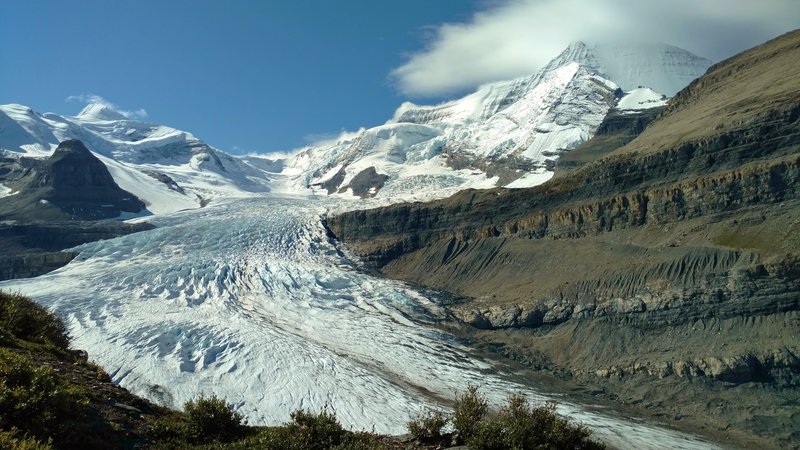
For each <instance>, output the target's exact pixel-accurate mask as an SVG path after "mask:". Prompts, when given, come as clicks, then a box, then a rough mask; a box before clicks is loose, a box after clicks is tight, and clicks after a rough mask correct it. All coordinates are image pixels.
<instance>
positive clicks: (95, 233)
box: [0, 140, 153, 280]
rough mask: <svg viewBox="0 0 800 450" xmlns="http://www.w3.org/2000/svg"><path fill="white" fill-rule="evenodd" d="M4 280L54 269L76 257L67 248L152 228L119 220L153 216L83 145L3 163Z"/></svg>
mask: <svg viewBox="0 0 800 450" xmlns="http://www.w3.org/2000/svg"><path fill="white" fill-rule="evenodd" d="M0 183H2V185H3V186H5V187H6V189H7V190H8V191H9V193H8V194H6V195H5V196H4V197H2V198H0V280H6V279H11V278H28V277H34V276H38V275H41V274H43V273H46V272H49V271H51V270H55V269H57V268H59V267H61V266H63V265H65V264H67V263H68V262H70V261H71V260H72V259H73V258H74V257H75V256H76V254H75V253H72V252H62V251H61V250H63V249H68V248H71V247H75V246H77V245H80V244H83V243H85V242H92V241H97V240H100V239H110V238H113V237H117V236H122V235H125V234H129V233H133V232H136V231H143V230H148V229H151V228H153V227H152V226H151V225H149V224H146V223H137V224H129V223H123V222H117V221H114V220H102V219H111V218H116V217H119V216H121V215H125V214H130V215H140V214H142V213H148V211H147V210H146V209H145V205H144V203H142V201H141V200H139V199H138V198H137V197H136V196H134V195H133V194H131V193H130V192H127V191H125V190H123V189H121V188H120V187H119V186H118V185H117V183H116V182H115V181H114V178H112V176H111V174H110V173H109V171H108V169H107V168H106V166H105V165H104V164H103V163H102V162H101V161H100V160H99V159H97V157H95V156H94V155H93V154H92V153H91V152H90V151H89V150H88V149H87V148H86V146H85V145H83V143H82V142H81V141H78V140H67V141H64V142H62V143H61V144H60V145H59V146H58V147H57V148H56V149H55V151H54V152H53V154H52V155H51V156H50V157H49V158H46V159H36V158H25V157H21V158H4V159H0Z"/></svg>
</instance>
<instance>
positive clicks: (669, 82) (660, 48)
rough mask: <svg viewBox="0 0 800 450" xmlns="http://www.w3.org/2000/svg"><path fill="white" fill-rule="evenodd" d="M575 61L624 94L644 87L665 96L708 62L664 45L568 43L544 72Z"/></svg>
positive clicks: (709, 62) (685, 84)
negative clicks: (614, 84)
mask: <svg viewBox="0 0 800 450" xmlns="http://www.w3.org/2000/svg"><path fill="white" fill-rule="evenodd" d="M569 62H577V63H579V64H581V65H583V66H584V67H586V68H588V69H589V70H592V71H594V72H596V73H597V74H599V75H601V76H603V77H605V78H608V79H609V80H612V81H614V82H615V83H617V84H618V85H619V87H620V88H622V89H623V90H624V91H630V90H633V89H636V88H637V87H639V86H647V87H649V88H651V89H653V90H655V91H657V92H661V93H663V94H666V95H667V96H668V97H671V96H673V95H675V94H676V93H677V92H678V91H679V90H681V89H683V88H684V87H685V86H687V85H688V84H689V83H690V82H691V81H692V80H694V79H695V78H697V77H699V76H700V75H702V74H704V73H705V71H706V70H707V69H708V68H709V67H710V66H711V64H712V62H711V61H710V60H708V59H706V58H702V57H700V56H697V55H695V54H694V53H692V52H690V51H688V50H684V49H682V48H679V47H675V46H672V45H668V44H661V43H656V44H644V43H640V44H624V45H620V44H616V45H612V44H589V43H586V42H582V41H577V42H573V43H571V44H570V45H569V46H567V48H566V49H564V51H562V52H561V53H560V54H559V55H558V56H556V57H555V58H554V59H553V60H552V61H550V62H549V63H548V64H547V66H545V68H544V70H545V71H549V70H554V69H556V68H558V67H561V66H563V65H564V64H567V63H569Z"/></svg>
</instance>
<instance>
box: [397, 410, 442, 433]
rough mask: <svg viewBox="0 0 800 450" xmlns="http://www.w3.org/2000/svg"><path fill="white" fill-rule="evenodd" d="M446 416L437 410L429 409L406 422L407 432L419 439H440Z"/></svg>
mask: <svg viewBox="0 0 800 450" xmlns="http://www.w3.org/2000/svg"><path fill="white" fill-rule="evenodd" d="M447 421H448V420H447V416H445V414H444V413H443V412H442V411H439V410H429V411H428V412H426V413H425V414H423V415H422V416H420V417H417V418H416V419H414V420H411V421H409V422H408V423H407V424H406V428H407V429H408V432H409V433H411V435H412V436H414V438H415V439H418V440H420V441H434V440H438V439H441V437H442V428H444V426H445V425H447Z"/></svg>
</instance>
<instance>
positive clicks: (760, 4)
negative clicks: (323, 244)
mask: <svg viewBox="0 0 800 450" xmlns="http://www.w3.org/2000/svg"><path fill="white" fill-rule="evenodd" d="M493 5H494V6H492V7H490V8H489V9H487V10H484V11H481V12H478V13H476V14H475V15H474V16H473V17H472V19H471V20H470V21H469V22H467V23H446V24H442V25H439V26H438V27H436V28H435V29H434V32H433V33H432V37H431V38H430V39H429V41H428V42H426V45H425V48H424V49H423V50H421V51H419V52H417V53H415V54H412V55H411V57H410V58H409V60H408V61H407V62H406V63H405V64H403V65H402V66H400V67H397V68H396V69H394V70H393V71H392V72H391V75H390V78H391V79H392V80H393V81H394V83H395V84H396V85H397V88H398V89H399V91H400V92H402V93H403V94H406V95H410V96H421V97H426V96H441V95H445V94H452V93H454V92H459V91H463V90H465V89H469V88H473V87H475V86H478V85H480V84H482V83H485V82H488V81H495V80H501V79H509V78H514V77H517V76H522V75H528V74H531V73H533V72H535V71H536V70H537V69H539V68H540V67H542V66H543V65H544V64H545V63H546V62H547V61H548V60H549V59H551V58H553V57H554V56H556V55H557V54H558V53H559V52H560V51H561V50H563V49H564V47H566V46H567V45H568V44H569V43H570V42H572V41H577V40H584V41H590V42H609V41H612V42H613V41H626V42H639V41H643V42H664V43H668V44H672V45H677V46H678V47H682V48H685V49H687V50H690V51H692V52H694V53H696V54H698V55H700V56H704V57H707V58H710V59H713V60H720V59H723V58H725V57H728V56H731V55H733V54H735V53H737V52H739V51H741V50H744V49H746V48H749V47H752V46H754V45H757V44H759V43H761V42H763V41H766V40H768V39H770V38H772V37H775V36H777V35H779V34H781V33H784V32H786V31H790V30H792V29H794V28H795V27H797V26H798V24H800V8H798V5H797V0H759V1H744V0H647V1H643V0H505V1H502V2H500V3H497V2H493Z"/></svg>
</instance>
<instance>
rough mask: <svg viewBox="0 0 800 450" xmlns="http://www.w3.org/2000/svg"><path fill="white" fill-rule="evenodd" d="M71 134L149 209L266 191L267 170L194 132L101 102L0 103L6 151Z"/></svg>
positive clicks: (43, 147) (0, 146)
mask: <svg viewBox="0 0 800 450" xmlns="http://www.w3.org/2000/svg"><path fill="white" fill-rule="evenodd" d="M68 139H78V140H80V141H82V142H83V143H84V144H85V145H86V146H87V147H88V148H90V149H91V150H92V151H93V152H94V153H95V154H96V155H97V156H98V158H100V160H101V161H103V163H105V165H106V166H107V167H108V169H109V171H110V172H111V174H112V176H113V177H114V179H115V181H116V182H117V183H118V184H119V185H120V187H122V188H123V189H125V190H127V191H129V192H131V193H133V194H135V195H136V196H137V197H139V198H140V199H142V200H143V201H144V202H145V204H146V205H147V209H148V210H149V211H150V212H152V213H156V214H158V213H164V212H170V211H177V210H181V209H191V208H197V207H199V206H202V205H203V204H204V203H205V202H207V201H209V200H210V199H213V198H219V197H229V196H241V195H248V194H250V193H255V192H268V191H269V184H270V180H269V177H268V176H267V174H266V172H265V171H264V170H262V169H259V168H256V167H254V166H252V165H250V164H247V163H246V162H245V161H244V160H242V159H241V158H237V157H234V156H231V155H228V154H227V153H224V152H221V151H219V150H216V149H214V148H212V147H211V146H209V145H207V144H206V143H204V142H203V141H201V140H200V139H198V138H196V137H194V136H193V135H192V134H191V133H187V132H185V131H181V130H177V129H175V128H171V127H167V126H163V125H157V124H152V123H147V122H142V121H139V120H133V119H129V118H127V117H125V116H124V115H123V114H121V113H119V112H117V111H115V110H113V109H111V108H110V107H108V106H106V105H101V104H94V103H93V104H89V105H87V106H86V107H85V108H84V109H83V110H82V111H81V112H80V113H79V114H78V115H77V116H60V115H57V114H53V113H44V114H39V113H37V112H35V111H34V110H32V109H31V108H29V107H27V106H23V105H17V104H9V105H0V150H2V152H3V154H4V155H5V156H6V157H12V158H15V157H20V156H26V157H33V158H44V157H47V156H49V155H50V154H52V152H53V150H54V149H55V148H56V147H57V146H58V144H59V143H60V142H62V141H65V140H68Z"/></svg>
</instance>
